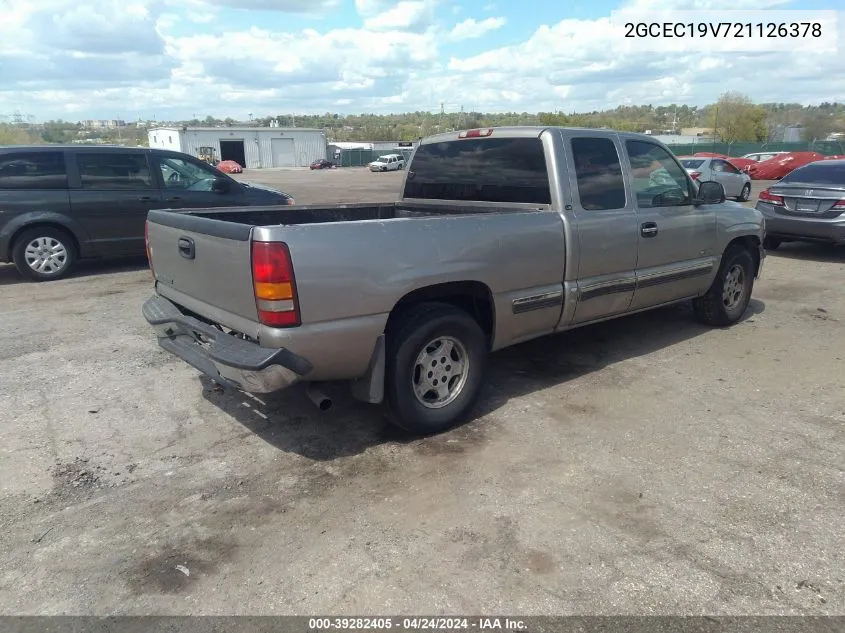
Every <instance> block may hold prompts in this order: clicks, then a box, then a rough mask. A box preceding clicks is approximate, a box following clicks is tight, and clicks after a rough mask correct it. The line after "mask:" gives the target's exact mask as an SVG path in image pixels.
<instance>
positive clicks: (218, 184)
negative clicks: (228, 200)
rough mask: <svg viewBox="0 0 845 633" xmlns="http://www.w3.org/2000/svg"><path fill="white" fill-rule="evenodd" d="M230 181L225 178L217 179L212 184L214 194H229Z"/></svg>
mask: <svg viewBox="0 0 845 633" xmlns="http://www.w3.org/2000/svg"><path fill="white" fill-rule="evenodd" d="M229 188H230V186H229V181H228V180H226V179H225V178H215V179H214V180H213V181H212V183H211V190H212V191H213V192H214V193H229Z"/></svg>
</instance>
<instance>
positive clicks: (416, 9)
mask: <svg viewBox="0 0 845 633" xmlns="http://www.w3.org/2000/svg"><path fill="white" fill-rule="evenodd" d="M247 2H248V3H249V4H252V5H255V6H257V5H258V4H262V5H263V6H269V5H270V4H273V6H274V7H275V8H276V9H279V10H283V9H287V10H300V9H302V8H303V7H306V3H304V2H294V1H293V0H283V1H281V2H270V1H269V0H267V1H266V2H260V1H259V0H247ZM346 2H348V3H349V0H346ZM236 4H239V5H241V6H242V5H243V4H244V3H243V2H239V3H238V2H236V0H129V2H128V3H127V5H123V4H121V3H120V2H119V0H39V2H38V3H35V2H17V3H9V5H8V7H9V8H8V9H7V10H6V11H5V13H4V15H3V20H2V21H0V81H2V90H0V112H12V111H15V110H20V111H21V112H25V113H31V114H35V115H36V116H37V117H39V118H40V119H44V118H50V117H59V116H64V117H78V118H100V117H105V116H108V117H113V116H118V113H123V114H124V117H125V118H134V117H135V116H144V117H152V116H153V115H157V116H158V118H159V119H163V118H166V117H174V118H175V117H189V116H191V115H192V113H194V112H198V111H203V112H205V113H206V114H214V115H217V116H234V117H245V116H246V114H247V113H248V112H254V113H256V114H259V113H266V114H276V113H285V112H325V111H331V110H336V109H342V110H344V111H350V112H367V111H371V112H379V111H403V110H404V111H408V110H417V109H431V108H432V107H438V108H439V104H440V102H444V103H446V107H447V108H449V109H453V110H457V109H458V108H459V107H460V106H461V105H463V106H464V109H465V110H470V109H476V110H516V111H531V112H534V111H538V110H546V111H548V110H558V109H562V110H565V111H567V112H570V111H573V110H581V111H583V110H592V109H601V108H607V107H613V106H615V105H618V104H622V103H633V104H639V103H652V104H655V105H658V104H661V103H672V102H688V103H690V104H691V105H703V104H705V103H709V102H712V101H714V100H715V99H716V98H717V97H718V95H719V94H720V93H722V92H724V91H725V90H739V91H740V92H743V93H745V94H747V95H749V96H750V97H751V98H752V99H754V100H755V101H758V102H762V101H802V102H805V103H810V102H818V101H822V100H827V101H834V100H839V101H841V100H842V95H843V94H845V78H844V77H843V75H842V73H841V68H840V67H841V60H840V58H838V57H837V56H835V55H827V54H819V53H817V52H814V51H813V50H812V48H808V50H807V51H805V52H803V53H802V54H800V55H799V54H791V53H787V54H779V53H757V54H754V55H749V54H723V53H716V52H712V51H701V52H697V51H696V52H690V53H684V54H673V55H666V54H644V53H638V54H630V55H625V56H621V55H617V54H615V53H614V46H613V42H614V39H613V38H615V37H617V33H616V31H614V29H613V28H612V27H611V24H610V20H609V17H604V18H600V19H594V20H574V19H567V20H562V21H559V22H557V23H553V24H541V25H538V27H537V28H536V30H535V31H534V33H533V34H531V35H530V36H529V37H527V38H525V39H524V40H523V41H521V42H518V43H515V44H513V45H511V46H504V47H496V48H490V49H488V50H482V52H480V53H478V54H473V55H467V56H463V55H459V54H457V51H458V50H460V49H458V48H457V47H456V46H455V45H454V42H456V41H458V40H461V39H466V37H469V36H470V35H471V34H475V33H477V32H478V31H479V30H480V29H484V28H486V27H485V26H483V25H486V26H490V27H492V26H496V24H497V23H496V22H495V21H496V20H499V19H501V18H496V17H488V18H487V19H480V18H477V19H476V20H471V21H464V22H461V23H460V24H459V25H453V23H452V24H443V22H442V21H443V20H446V21H449V20H450V16H451V13H450V11H449V8H451V7H452V6H454V5H455V2H451V1H449V0H442V1H441V2H439V3H438V4H437V5H435V1H434V0H398V1H397V0H355V8H356V10H357V12H358V15H359V17H360V22H359V25H360V26H359V27H357V28H334V29H328V28H325V27H322V28H321V26H320V24H321V23H319V22H315V23H313V25H312V26H314V27H315V28H307V29H303V30H296V31H291V30H290V29H289V28H286V27H285V21H286V18H284V16H282V14H281V13H278V14H277V15H278V16H279V17H275V18H274V17H272V16H271V17H267V14H262V19H261V21H259V20H255V22H254V23H260V24H261V25H262V27H261V28H232V27H230V28H229V29H228V30H223V31H221V30H220V29H221V28H224V29H225V27H226V24H227V22H226V19H225V18H226V17H227V13H226V12H227V8H226V7H227V6H228V7H232V6H236ZM329 4H331V1H329V2H323V3H322V4H321V3H319V2H314V1H311V2H309V3H308V6H310V7H312V8H313V7H320V6H322V7H325V6H328V5H329ZM350 4H351V3H350ZM752 4H753V6H755V7H761V8H762V7H770V6H777V5H778V4H779V2H778V0H754V1H753V2H751V0H734V3H733V5H732V8H734V7H736V8H744V7H748V6H750V5H752ZM224 5H226V6H224ZM499 5H500V6H505V5H504V4H503V3H499ZM628 5H629V6H631V5H636V6H637V7H651V8H655V9H659V8H666V7H667V6H669V7H671V8H702V7H706V6H714V7H715V6H716V5H715V4H713V3H712V2H711V0H701V1H699V2H692V1H690V0H672V1H671V2H670V1H669V0H660V1H658V0H632V2H630V3H628ZM435 6H439V7H441V8H444V7H445V9H444V10H443V11H441V12H439V13H437V14H435V12H434V8H435ZM488 15H489V14H488ZM493 15H497V14H493ZM501 15H505V14H501ZM206 16H212V18H213V17H214V16H216V17H217V20H216V21H215V26H216V28H214V29H212V28H209V27H203V26H202V20H205V19H211V18H207V17H206ZM438 16H439V18H440V20H441V22H439V23H438V19H437V18H438ZM197 19H199V20H200V21H199V22H197ZM452 19H454V18H452ZM273 20H276V21H275V22H274V21H273ZM192 21H193V22H194V24H191V22H192ZM491 21H492V22H491ZM198 25H199V26H198ZM462 25H463V26H462ZM498 26H500V27H501V26H502V25H498ZM449 27H451V28H449ZM505 28H507V27H505ZM838 28H839V40H840V41H845V20H842V19H840V20H839V27H838ZM182 29H187V33H189V34H188V35H185V31H182ZM198 31H199V32H200V33H201V34H199V35H197V34H196V33H197V32H198ZM488 31H489V29H488ZM477 41H478V42H483V39H479V40H477ZM773 68H774V69H777V81H772V80H771V74H770V72H769V71H771V69H773ZM435 104H437V105H436V106H435Z"/></svg>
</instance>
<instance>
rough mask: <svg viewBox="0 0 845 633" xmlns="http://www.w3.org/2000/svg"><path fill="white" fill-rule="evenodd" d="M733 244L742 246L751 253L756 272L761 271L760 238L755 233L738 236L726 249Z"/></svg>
mask: <svg viewBox="0 0 845 633" xmlns="http://www.w3.org/2000/svg"><path fill="white" fill-rule="evenodd" d="M732 246H740V247H742V248H744V249H745V250H747V251H748V252H749V253H751V259H753V260H754V274H755V275H756V274H757V273H758V272H759V271H760V240H759V239H758V238H757V237H756V236H754V235H743V236H742V237H736V238H734V239H732V240H731V241H730V243H729V244H728V245H727V247H726V248H725V251H726V252H727V250H728V249H729V248H730V247H732Z"/></svg>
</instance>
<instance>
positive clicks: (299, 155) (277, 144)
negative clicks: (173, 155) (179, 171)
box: [148, 127, 326, 169]
mask: <svg viewBox="0 0 845 633" xmlns="http://www.w3.org/2000/svg"><path fill="white" fill-rule="evenodd" d="M148 136H149V142H150V147H158V148H161V149H170V150H174V151H177V152H184V153H186V154H190V155H192V156H199V154H200V148H201V147H211V148H213V149H214V155H215V158H217V159H219V160H234V161H237V162H238V163H239V164H240V165H241V166H243V167H245V168H247V169H260V168H262V167H307V166H308V165H310V164H311V163H312V162H314V161H315V160H318V159H324V158H326V134H325V132H323V131H322V130H313V129H308V128H298V127H297V128H279V127H241V128H239V127H157V128H152V129H151V130H150V131H149V134H148Z"/></svg>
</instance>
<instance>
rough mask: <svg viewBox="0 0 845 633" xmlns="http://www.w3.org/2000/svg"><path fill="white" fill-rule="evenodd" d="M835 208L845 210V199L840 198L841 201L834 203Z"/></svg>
mask: <svg viewBox="0 0 845 633" xmlns="http://www.w3.org/2000/svg"><path fill="white" fill-rule="evenodd" d="M833 208H834V209H841V210H843V211H845V200H840V201H839V202H837V203H836V204H834V205H833Z"/></svg>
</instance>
